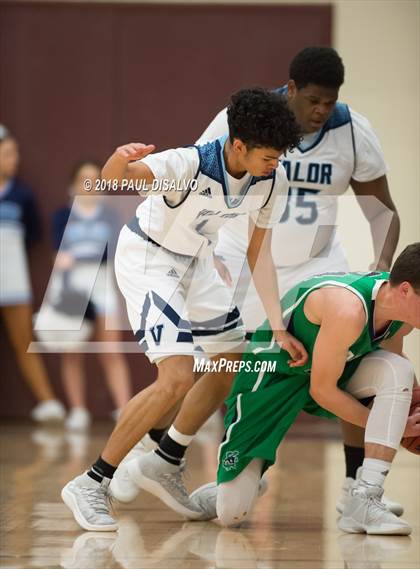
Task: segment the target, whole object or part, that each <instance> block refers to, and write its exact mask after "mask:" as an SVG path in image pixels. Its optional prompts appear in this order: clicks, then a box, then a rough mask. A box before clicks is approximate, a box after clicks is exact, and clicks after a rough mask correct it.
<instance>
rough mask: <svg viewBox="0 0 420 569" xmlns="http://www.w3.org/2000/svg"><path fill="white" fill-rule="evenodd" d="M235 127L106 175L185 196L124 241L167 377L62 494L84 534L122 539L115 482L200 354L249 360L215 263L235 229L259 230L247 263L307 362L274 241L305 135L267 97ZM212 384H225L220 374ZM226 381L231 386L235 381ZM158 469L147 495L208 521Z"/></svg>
mask: <svg viewBox="0 0 420 569" xmlns="http://www.w3.org/2000/svg"><path fill="white" fill-rule="evenodd" d="M228 121H229V136H225V137H222V138H220V139H217V140H215V141H213V142H211V143H209V144H205V145H203V146H197V147H193V148H178V149H173V150H168V151H166V152H162V153H158V154H151V152H153V150H154V146H153V145H148V146H146V145H144V144H140V143H133V144H128V145H125V146H122V147H120V148H118V149H117V150H116V152H115V153H114V154H113V155H112V156H111V157H110V158H109V160H108V162H107V163H106V164H105V166H104V168H103V171H102V176H103V178H105V179H107V180H118V182H119V183H121V184H122V185H123V183H124V182H123V180H124V179H129V180H134V181H142V182H144V183H145V184H146V185H152V188H156V186H160V187H166V185H169V187H170V188H172V187H173V185H175V187H176V188H180V190H179V191H178V190H176V189H171V191H169V192H165V193H163V192H162V191H160V192H156V195H153V194H152V195H149V196H148V197H147V199H146V200H145V201H143V202H142V203H141V204H140V206H139V207H138V209H137V212H136V216H135V217H134V219H133V220H132V221H131V222H130V223H129V224H127V226H125V227H124V228H123V229H122V231H121V234H120V238H119V241H118V246H117V251H116V255H115V268H116V275H117V280H118V284H119V287H120V289H121V291H122V293H123V295H124V297H125V300H126V303H127V311H128V316H129V319H130V323H131V326H132V329H133V332H134V333H135V337H136V339H137V340H138V342H139V344H140V346H142V347H143V348H144V350H145V352H146V354H147V356H148V357H149V359H150V361H151V362H153V363H156V365H157V368H158V376H157V380H156V381H155V383H154V384H152V385H151V386H149V387H148V388H147V389H144V390H143V391H141V392H140V393H139V394H138V395H136V396H135V397H134V398H133V399H132V400H131V401H130V402H129V403H128V405H127V406H126V408H125V409H124V411H123V413H122V416H121V418H120V420H119V421H118V423H117V426H116V428H115V430H114V432H113V433H112V435H111V437H110V438H109V440H108V442H107V444H106V446H105V449H104V451H103V453H102V455H101V456H100V457H99V459H98V460H97V461H96V462H95V464H94V465H93V466H92V468H91V469H90V470H89V471H88V472H87V473H85V474H82V475H81V476H78V477H77V478H76V479H74V480H72V481H70V482H69V483H68V484H67V485H66V487H65V488H64V489H63V491H62V497H63V500H64V501H65V503H66V504H67V505H68V506H69V508H70V509H71V510H72V512H73V514H74V516H75V518H76V520H77V522H78V523H79V524H80V525H81V526H82V527H83V528H84V529H87V530H104V531H112V530H116V529H117V524H116V522H115V521H114V519H113V518H112V517H111V516H110V515H109V513H108V507H107V502H106V499H107V489H108V486H109V483H110V480H111V478H112V476H113V473H114V472H115V470H116V468H117V466H118V464H119V463H120V461H121V460H122V459H123V458H124V457H125V456H126V454H127V453H128V452H129V450H130V449H131V447H133V445H134V444H135V443H136V442H137V441H138V440H139V439H140V438H141V437H142V436H143V435H144V434H145V433H146V432H147V431H148V430H149V429H150V428H151V427H153V425H154V424H155V422H156V421H159V420H162V418H164V416H165V414H167V413H168V412H169V411H171V410H172V409H173V407H174V406H176V405H177V403H178V402H179V401H180V400H181V399H182V398H183V397H184V396H185V394H186V393H187V392H188V390H189V389H190V388H191V387H192V385H193V384H194V371H193V363H194V355H195V354H196V353H197V351H198V352H200V351H201V352H205V353H206V354H208V355H209V356H210V357H213V358H214V359H215V360H216V361H217V360H220V359H222V358H223V359H224V360H226V359H229V360H232V361H239V360H240V358H241V352H242V349H243V340H244V332H245V330H244V326H243V323H242V321H241V318H240V314H239V311H238V309H237V308H236V306H234V305H233V304H232V295H231V294H230V293H229V290H228V288H227V287H226V286H225V285H224V283H223V281H222V280H221V279H220V277H219V275H218V274H217V271H216V269H215V267H214V262H213V258H212V252H213V249H214V245H215V243H216V241H217V234H218V230H219V229H220V227H221V226H222V225H223V224H224V223H226V222H231V220H232V219H233V218H234V217H236V216H246V217H249V219H250V227H251V228H252V237H251V238H250V241H249V247H248V261H249V263H250V266H251V267H252V269H253V275H254V279H255V284H256V287H257V289H258V291H259V293H260V294H261V297H262V301H263V304H264V307H265V310H266V314H267V315H268V318H269V321H270V324H271V326H272V329H273V330H275V332H274V334H275V337H276V341H277V342H278V343H279V344H280V345H282V347H283V349H286V351H287V352H288V353H289V354H290V357H291V358H292V360H291V362H290V365H291V366H300V365H303V364H304V363H305V362H306V360H307V353H306V350H305V348H304V347H303V345H302V344H301V343H300V342H298V341H297V340H296V339H295V338H294V337H293V336H292V335H291V334H289V333H288V332H287V331H286V329H285V326H284V325H283V322H282V316H281V309H280V307H279V303H278V294H279V292H278V286H277V282H276V274H275V268H274V263H273V259H272V257H271V240H270V235H271V227H272V226H273V225H275V224H276V223H278V221H279V219H280V216H281V215H282V212H283V211H284V207H285V201H286V198H287V187H288V184H287V177H286V174H285V171H284V168H283V167H282V166H281V165H279V158H280V156H281V154H282V153H283V152H285V151H286V150H287V149H291V148H293V147H294V146H295V145H296V144H297V143H298V141H299V128H298V125H297V124H296V122H295V119H294V116H293V113H292V112H291V111H290V110H289V109H288V108H287V105H286V103H285V101H284V98H283V97H282V96H281V95H279V94H276V93H270V92H269V91H266V90H264V89H245V90H242V91H239V92H238V93H237V94H236V95H234V96H233V97H232V100H231V104H230V106H229V110H228ZM156 182H158V184H156ZM145 191H146V194H147V192H148V191H150V190H145ZM235 348H236V349H237V352H236V353H235V352H234V350H235ZM211 375H212V377H211V379H212V380H213V381H212V383H213V384H215V383H216V384H217V380H218V374H217V373H216V374H211ZM228 375H229V376H230V377H229V380H228V383H230V382H231V381H232V379H233V375H234V374H233V372H232V371H230V373H229V374H228ZM202 379H204V380H205V379H206V377H205V376H204V377H203V378H202ZM200 381H201V380H200ZM200 381H199V383H200ZM226 381H227V380H225V379H224V380H223V381H221V383H222V384H223V385H224V384H225V383H226ZM205 390H206V391H208V396H209V398H210V399H211V398H212V397H214V396H215V395H214V394H213V393H212V389H211V383H210V387H209V386H208V384H207V382H205ZM216 397H217V400H219V398H220V396H219V394H218V393H216ZM185 428H187V429H188V428H189V427H188V422H186V427H185ZM175 444H176V443H175ZM154 459H155V462H154V464H153V466H154V467H157V469H158V470H159V467H160V469H161V471H162V476H160V477H159V475H158V476H157V477H155V478H151V479H149V482H150V484H152V485H153V484H154V485H155V486H159V488H160V489H161V490H162V492H164V494H165V495H166V496H167V498H168V500H169V502H170V503H171V505H172V502H171V500H172V501H175V503H176V505H177V506H178V508H180V510H181V511H182V512H183V513H184V514H186V515H192V516H193V517H194V515H195V516H199V515H201V512H200V509H199V508H198V507H197V506H194V505H193V503H192V502H191V501H190V499H189V497H188V493H187V492H186V490H185V488H184V486H183V483H182V477H181V476H182V466H181V461H180V460H179V461H176V460H174V459H172V458H171V450H170V449H169V452H167V451H165V450H162V452H161V453H160V454H155V455H154ZM146 474H147V473H146ZM168 474H169V476H168ZM172 494H174V495H175V496H174V497H173V495H172ZM191 504H192V507H190V505H191Z"/></svg>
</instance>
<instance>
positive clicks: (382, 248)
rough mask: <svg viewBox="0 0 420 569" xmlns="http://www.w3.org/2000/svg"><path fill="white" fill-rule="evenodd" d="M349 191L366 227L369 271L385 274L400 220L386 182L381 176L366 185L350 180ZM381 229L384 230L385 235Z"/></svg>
mask: <svg viewBox="0 0 420 569" xmlns="http://www.w3.org/2000/svg"><path fill="white" fill-rule="evenodd" d="M351 187H352V188H353V191H354V193H355V195H356V197H357V199H358V202H359V205H360V208H361V210H362V211H363V214H364V216H365V217H366V219H367V220H368V222H369V225H370V232H371V235H372V242H373V250H374V254H375V261H374V265H372V269H378V270H380V271H389V270H390V268H391V265H392V259H393V256H394V253H395V249H396V248H397V245H398V239H399V236H400V218H399V216H398V212H397V208H396V207H395V204H394V202H393V201H392V197H391V194H390V191H389V188H388V181H387V178H386V176H381V177H380V178H377V179H376V180H372V181H370V182H358V181H356V180H353V179H352V180H351ZM365 196H373V197H375V198H376V200H372V199H370V200H364V199H363V197H365ZM390 215H392V217H391V218H390ZM384 228H387V232H386V235H384ZM384 237H385V242H384Z"/></svg>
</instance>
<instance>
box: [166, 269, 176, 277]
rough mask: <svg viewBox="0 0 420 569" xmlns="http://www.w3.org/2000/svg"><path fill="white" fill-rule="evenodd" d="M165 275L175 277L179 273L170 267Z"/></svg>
mask: <svg viewBox="0 0 420 569" xmlns="http://www.w3.org/2000/svg"><path fill="white" fill-rule="evenodd" d="M166 276H167V277H176V278H179V275H178V273H177V272H176V270H175V269H171V270H170V271H168V272H167V273H166Z"/></svg>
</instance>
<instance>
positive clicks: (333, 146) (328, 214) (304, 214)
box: [200, 87, 387, 267]
mask: <svg viewBox="0 0 420 569" xmlns="http://www.w3.org/2000/svg"><path fill="white" fill-rule="evenodd" d="M286 91H287V88H284V87H283V88H282V89H279V92H282V93H286ZM226 128H227V119H226V112H225V111H222V112H221V113H219V114H218V115H217V117H216V119H215V120H214V121H213V123H212V124H211V125H210V126H209V127H208V129H207V130H206V131H205V132H204V134H203V135H202V136H201V137H200V141H204V140H210V139H211V138H213V137H214V136H220V134H221V132H223V130H224V131H226ZM304 142H305V141H304ZM304 142H303V143H302V144H301V145H299V146H298V147H297V148H295V149H294V150H293V152H288V153H287V155H286V156H285V157H284V158H283V160H282V164H283V166H284V168H285V170H286V172H287V176H288V179H289V184H290V187H289V199H288V203H287V207H286V209H285V211H284V214H283V216H282V218H281V219H280V222H279V224H278V225H276V227H274V229H273V246H272V252H273V258H274V261H275V264H276V266H277V267H282V266H290V265H299V264H301V263H304V262H306V261H308V260H309V259H310V258H313V257H318V256H322V254H323V253H322V252H323V250H324V249H325V250H326V248H327V247H328V246H330V245H331V242H332V240H333V238H334V227H335V225H336V217H337V196H339V195H341V194H343V193H344V192H345V191H346V190H347V188H348V186H349V184H350V180H351V179H352V178H353V179H355V180H357V181H360V182H366V181H370V180H375V179H376V178H379V177H380V176H383V175H384V174H385V173H386V171H387V168H386V164H385V161H384V158H383V154H382V151H381V148H380V145H379V142H378V139H377V137H376V135H375V133H374V132H373V130H372V127H371V126H370V124H369V122H368V121H367V120H366V119H365V118H364V117H362V116H361V115H359V114H358V113H355V112H354V111H352V110H351V109H349V107H348V106H347V105H345V104H343V103H337V104H336V105H335V108H334V110H333V112H332V114H331V116H330V117H329V119H328V121H327V122H326V123H325V125H324V126H323V128H322V129H321V130H320V131H319V133H318V134H317V136H316V137H315V138H314V139H313V140H312V141H311V143H310V144H309V145H308V144H307V145H305V144H304ZM246 235H247V227H246V224H245V223H242V222H241V220H236V221H235V223H233V224H230V225H229V226H226V227H225V228H224V229H223V230H222V231H221V233H220V237H219V245H218V252H220V253H221V254H223V251H226V252H227V253H231V254H234V251H235V252H239V249H238V248H239V247H240V254H241V255H245V251H246V241H245V240H244V236H246Z"/></svg>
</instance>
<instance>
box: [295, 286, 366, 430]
mask: <svg viewBox="0 0 420 569" xmlns="http://www.w3.org/2000/svg"><path fill="white" fill-rule="evenodd" d="M322 294H323V295H322V298H321V297H319V300H318V304H319V305H318V306H317V305H316V302H317V300H313V299H312V300H311V304H310V305H309V309H308V312H307V310H306V309H307V306H305V313H306V314H307V316H308V317H309V319H310V320H312V318H311V313H314V314H316V315H317V317H318V318H319V320H320V322H319V321H318V322H315V323H317V324H319V323H320V330H319V333H318V336H317V339H316V342H315V346H314V352H313V357H312V370H311V384H310V393H311V396H312V397H313V399H314V400H315V401H316V402H317V403H318V404H319V405H320V406H321V407H323V408H324V409H327V411H330V412H331V413H334V415H337V417H340V419H343V420H344V421H347V422H348V423H352V424H353V425H357V426H359V427H365V426H366V423H367V419H368V416H369V409H367V408H366V407H364V406H363V405H362V404H361V403H359V402H358V401H357V400H356V399H355V398H354V397H352V396H351V395H350V394H348V393H346V392H345V391H343V390H341V389H340V388H339V387H337V382H338V380H339V378H340V377H341V375H342V373H343V370H344V367H345V365H346V361H347V356H348V351H349V348H350V346H351V345H352V344H353V343H354V342H355V341H356V340H357V338H358V337H359V336H360V334H361V332H362V330H363V327H364V325H365V319H366V316H365V311H364V309H363V306H362V303H361V302H360V300H359V299H358V298H357V297H356V296H354V295H353V294H352V293H351V292H349V291H345V290H334V289H330V290H329V291H328V292H327V291H326V290H325V291H323V293H322ZM309 299H310V297H309ZM309 299H308V300H309ZM307 302H308V301H307Z"/></svg>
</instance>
